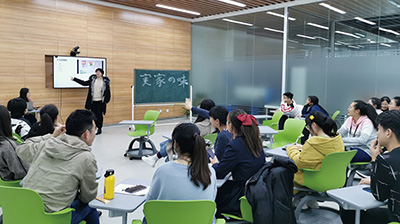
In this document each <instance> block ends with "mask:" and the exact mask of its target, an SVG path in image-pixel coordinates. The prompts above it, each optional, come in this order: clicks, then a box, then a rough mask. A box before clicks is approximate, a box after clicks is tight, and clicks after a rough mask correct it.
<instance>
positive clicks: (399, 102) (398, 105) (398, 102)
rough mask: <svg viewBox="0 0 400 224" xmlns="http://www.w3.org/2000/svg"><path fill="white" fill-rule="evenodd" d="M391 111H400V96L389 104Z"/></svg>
mask: <svg viewBox="0 0 400 224" xmlns="http://www.w3.org/2000/svg"><path fill="white" fill-rule="evenodd" d="M389 110H399V111H400V96H395V97H393V99H392V101H390V104H389Z"/></svg>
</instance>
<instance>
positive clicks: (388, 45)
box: [380, 43, 392, 47]
mask: <svg viewBox="0 0 400 224" xmlns="http://www.w3.org/2000/svg"><path fill="white" fill-rule="evenodd" d="M380 45H382V46H385V47H391V46H392V45H390V44H384V43H380Z"/></svg>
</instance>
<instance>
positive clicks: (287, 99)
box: [278, 92, 301, 130]
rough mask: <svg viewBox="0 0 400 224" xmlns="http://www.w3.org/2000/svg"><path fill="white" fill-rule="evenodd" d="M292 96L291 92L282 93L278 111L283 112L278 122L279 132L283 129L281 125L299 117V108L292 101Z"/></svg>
mask: <svg viewBox="0 0 400 224" xmlns="http://www.w3.org/2000/svg"><path fill="white" fill-rule="evenodd" d="M293 97H294V95H293V93H291V92H285V93H283V101H282V102H281V106H280V108H279V109H278V110H280V111H282V112H283V115H282V117H281V119H280V120H279V130H282V129H283V125H284V124H285V121H286V120H287V119H288V118H289V117H290V118H295V117H297V116H299V114H300V112H301V108H300V107H299V106H298V105H297V104H296V102H295V101H294V99H293Z"/></svg>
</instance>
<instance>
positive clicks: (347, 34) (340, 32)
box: [335, 30, 360, 39]
mask: <svg viewBox="0 0 400 224" xmlns="http://www.w3.org/2000/svg"><path fill="white" fill-rule="evenodd" d="M335 33H339V34H343V35H346V36H349V37H354V38H357V39H359V38H360V37H359V36H357V35H354V34H352V33H346V32H343V31H338V30H337V31H335Z"/></svg>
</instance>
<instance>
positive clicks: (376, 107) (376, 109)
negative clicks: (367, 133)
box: [368, 97, 382, 115]
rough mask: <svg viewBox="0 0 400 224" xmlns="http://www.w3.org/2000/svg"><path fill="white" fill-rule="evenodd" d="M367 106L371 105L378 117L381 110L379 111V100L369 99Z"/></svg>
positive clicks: (375, 98)
mask: <svg viewBox="0 0 400 224" xmlns="http://www.w3.org/2000/svg"><path fill="white" fill-rule="evenodd" d="M368 104H371V105H372V106H373V107H374V108H375V111H376V113H377V114H378V115H379V114H381V113H382V110H381V100H380V99H379V98H377V97H371V98H369V100H368Z"/></svg>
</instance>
